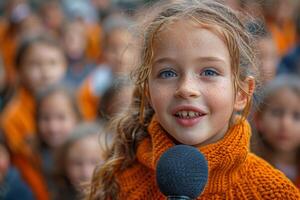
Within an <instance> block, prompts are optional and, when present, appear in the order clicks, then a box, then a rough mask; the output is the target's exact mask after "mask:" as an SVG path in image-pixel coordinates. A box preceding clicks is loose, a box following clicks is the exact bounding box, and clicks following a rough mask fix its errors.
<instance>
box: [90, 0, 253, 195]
mask: <svg viewBox="0 0 300 200" xmlns="http://www.w3.org/2000/svg"><path fill="white" fill-rule="evenodd" d="M144 13H150V14H149V15H147V16H146V18H144V20H143V22H142V23H141V27H139V29H140V30H142V33H141V34H140V36H141V37H140V38H141V41H140V42H141V45H140V47H141V49H140V55H139V58H140V63H139V64H138V66H137V68H136V69H135V71H133V73H132V77H133V79H134V80H135V92H134V94H133V102H132V104H131V106H130V107H129V109H128V110H127V111H126V112H124V113H122V114H120V115H119V116H117V117H116V118H114V119H113V120H112V121H111V124H110V126H111V128H112V129H113V130H114V133H115V139H114V144H113V146H112V148H111V149H110V151H109V156H108V158H107V160H106V162H105V164H104V165H102V167H101V168H99V169H96V170H95V173H94V177H93V180H92V185H91V188H90V191H89V194H88V195H87V197H86V199H89V200H95V199H118V191H119V186H118V183H117V180H116V178H115V176H116V175H117V174H118V173H120V172H122V170H124V169H126V168H127V167H129V166H130V165H132V164H133V163H134V161H135V159H136V150H137V146H138V144H139V142H140V141H141V140H143V139H144V138H146V137H148V133H147V126H148V125H149V122H150V120H151V118H152V116H153V114H154V110H153V109H152V108H151V106H150V104H149V101H147V97H148V94H147V93H148V77H149V75H150V73H151V68H152V62H153V49H154V48H153V43H154V41H155V40H156V38H157V37H158V36H157V35H158V33H159V31H160V30H162V29H163V28H166V27H167V26H168V25H169V24H170V23H173V22H176V20H179V19H186V20H193V21H195V22H197V23H199V24H201V26H202V27H204V28H207V29H209V30H210V31H213V32H214V33H216V34H217V35H218V36H219V37H220V38H221V39H222V40H223V41H224V43H225V44H226V45H227V48H228V50H229V53H230V57H231V66H232V71H233V79H234V88H235V92H237V91H238V90H239V91H244V90H243V88H242V85H243V83H244V81H245V79H246V77H248V76H255V75H256V74H257V70H256V68H255V66H256V59H255V53H254V52H253V47H252V46H251V45H252V36H251V35H250V33H248V31H247V28H246V27H245V26H244V23H243V22H242V20H241V19H240V17H239V16H238V15H237V13H235V12H234V11H232V10H231V9H230V8H227V7H226V6H224V5H223V4H222V3H218V2H216V1H212V0H210V1H208V0H207V1H206V0H205V1H204V0H203V1H200V0H176V1H172V2H168V1H161V2H158V3H157V4H155V5H154V6H153V7H152V8H150V12H149V11H145V10H143V14H144ZM244 92H245V94H247V95H248V102H247V106H246V108H245V109H244V111H243V115H242V116H243V117H246V116H247V114H248V112H249V109H250V104H251V94H248V92H247V91H244Z"/></svg>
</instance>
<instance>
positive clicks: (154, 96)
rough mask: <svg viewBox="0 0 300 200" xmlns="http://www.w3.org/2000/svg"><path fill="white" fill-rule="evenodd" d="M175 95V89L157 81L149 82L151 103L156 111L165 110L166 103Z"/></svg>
mask: <svg viewBox="0 0 300 200" xmlns="http://www.w3.org/2000/svg"><path fill="white" fill-rule="evenodd" d="M172 97H173V89H172V88H171V87H169V86H167V85H161V84H158V83H157V82H154V81H153V82H150V83H149V98H148V99H150V104H151V106H152V108H153V109H154V110H155V112H157V111H159V110H162V109H163V110H164V108H165V106H166V103H167V102H168V101H170V99H171V98H172Z"/></svg>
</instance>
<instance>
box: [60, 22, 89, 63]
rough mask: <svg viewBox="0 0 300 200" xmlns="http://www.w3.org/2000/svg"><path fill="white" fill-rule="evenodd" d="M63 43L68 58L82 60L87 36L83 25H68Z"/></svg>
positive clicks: (75, 23)
mask: <svg viewBox="0 0 300 200" xmlns="http://www.w3.org/2000/svg"><path fill="white" fill-rule="evenodd" d="M63 43H64V48H65V51H66V54H67V56H68V58H70V59H80V58H83V57H84V53H85V49H86V46H87V35H86V32H85V30H84V25H83V24H82V23H80V22H73V23H70V24H68V25H67V28H66V30H65V32H64V37H63Z"/></svg>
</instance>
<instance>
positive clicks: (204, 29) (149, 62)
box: [88, 0, 300, 200]
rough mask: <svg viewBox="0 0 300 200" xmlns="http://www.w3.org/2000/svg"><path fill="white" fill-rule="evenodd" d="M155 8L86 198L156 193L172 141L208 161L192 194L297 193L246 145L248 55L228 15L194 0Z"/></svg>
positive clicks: (241, 32) (245, 38) (250, 83)
mask: <svg viewBox="0 0 300 200" xmlns="http://www.w3.org/2000/svg"><path fill="white" fill-rule="evenodd" d="M154 11H158V12H157V13H154V14H153V15H151V16H150V20H149V21H148V22H149V23H147V25H148V26H146V27H143V30H144V31H145V33H144V34H143V35H144V36H145V38H144V40H143V46H142V52H141V58H142V59H141V60H142V62H141V64H140V67H139V68H138V69H137V71H136V73H135V75H136V77H137V88H136V91H135V93H134V98H133V102H132V104H131V109H129V110H128V112H127V113H125V115H124V116H123V117H121V118H119V119H116V121H114V122H113V123H114V125H115V127H116V134H117V136H116V139H115V141H114V144H113V148H112V149H111V151H110V153H109V158H108V159H107V160H106V162H105V164H104V165H103V166H102V167H101V168H100V170H97V172H96V173H95V176H94V178H93V184H92V187H91V192H90V194H89V196H88V199H122V200H123V199H165V198H166V197H164V196H163V195H162V194H161V193H160V191H159V189H158V187H157V184H156V182H155V173H156V172H155V169H156V163H157V160H158V159H159V158H160V156H161V155H162V153H164V152H165V151H166V150H167V149H169V148H170V147H172V146H174V145H176V144H186V145H192V146H195V147H197V148H199V150H200V151H201V152H202V153H203V154H204V155H205V157H206V159H207V161H208V167H209V174H208V183H207V185H206V187H205V190H204V191H203V193H202V194H201V195H200V196H199V197H198V199H299V198H300V193H299V191H298V189H297V188H296V187H295V186H294V185H293V184H292V183H291V182H290V181H289V180H288V179H287V178H285V177H284V175H283V174H282V173H281V172H279V171H276V170H274V169H273V168H272V167H271V166H270V165H269V164H267V163H266V162H265V161H263V160H262V159H260V158H258V157H256V156H255V155H254V154H252V153H250V150H249V148H248V146H249V137H250V134H251V133H250V126H249V124H248V122H247V121H246V116H247V114H248V111H249V107H250V102H251V96H252V94H253V91H254V85H255V80H254V78H253V76H254V74H255V73H254V72H255V71H254V70H253V71H252V67H253V66H255V62H254V61H255V59H254V56H253V52H252V48H251V46H250V44H251V43H252V40H251V38H250V36H249V35H248V34H247V32H246V29H245V27H244V26H243V24H242V22H241V21H240V20H239V18H238V17H237V16H236V14H235V13H234V12H233V11H232V10H231V9H229V8H227V7H225V6H224V5H222V4H220V3H217V2H215V1H198V0H180V1H175V2H174V3H169V4H159V5H158V6H156V7H155V9H154ZM154 11H153V12H154ZM152 17H153V18H152ZM237 112H242V116H241V117H238V116H236V113H237Z"/></svg>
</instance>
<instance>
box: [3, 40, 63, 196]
mask: <svg viewBox="0 0 300 200" xmlns="http://www.w3.org/2000/svg"><path fill="white" fill-rule="evenodd" d="M15 62H16V67H17V70H18V75H19V80H20V85H19V87H18V89H17V91H16V94H15V95H14V96H13V97H12V99H11V100H10V102H9V103H8V104H7V105H6V106H5V109H4V110H3V112H2V113H1V116H0V126H1V127H2V128H3V131H4V134H5V137H6V138H7V144H8V147H9V149H10V151H11V153H12V162H13V163H14V164H15V165H16V167H17V168H18V169H19V170H20V172H21V174H22V176H23V177H24V179H25V180H26V181H27V182H28V184H29V185H30V187H31V188H32V190H33V193H34V195H35V197H36V198H37V199H42V200H47V199H48V191H47V188H45V183H44V180H43V178H42V177H41V176H40V174H39V173H37V172H36V169H35V168H33V167H32V164H31V163H29V162H28V161H29V160H34V159H36V154H35V152H33V151H32V150H33V143H34V142H35V141H36V134H35V133H36V132H37V131H36V120H35V114H36V99H35V97H36V95H37V94H38V92H40V91H42V90H44V89H45V88H47V87H49V86H51V85H54V84H56V83H58V82H60V81H61V80H62V79H63V77H64V75H65V71H66V59H65V55H64V52H63V50H62V47H61V46H60V44H59V42H58V41H57V40H56V39H55V38H53V37H50V36H47V35H34V36H31V37H28V38H24V40H22V41H21V43H20V46H19V48H18V50H17V52H16V59H15Z"/></svg>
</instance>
